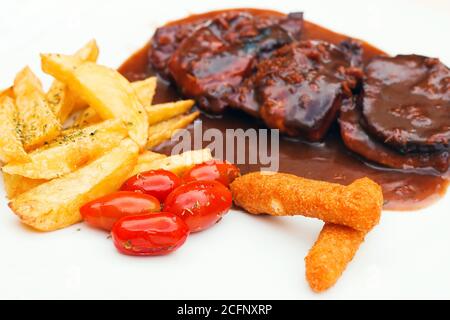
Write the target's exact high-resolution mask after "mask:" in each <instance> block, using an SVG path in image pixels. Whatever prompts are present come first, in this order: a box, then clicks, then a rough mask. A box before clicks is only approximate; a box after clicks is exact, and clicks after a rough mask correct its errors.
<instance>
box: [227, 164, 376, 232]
mask: <svg viewBox="0 0 450 320" xmlns="http://www.w3.org/2000/svg"><path fill="white" fill-rule="evenodd" d="M231 192H232V193H233V199H234V202H235V204H236V205H237V206H240V207H241V208H243V209H245V210H246V211H247V212H249V213H251V214H270V215H274V216H293V215H303V216H305V217H310V218H318V219H321V220H322V221H325V222H328V223H334V224H339V225H345V226H347V227H350V228H353V229H356V230H359V231H365V232H367V231H369V230H371V229H372V228H373V227H374V226H375V225H377V224H378V223H379V221H380V216H381V209H382V206H383V193H382V190H381V187H380V186H379V185H378V184H377V183H375V182H374V181H372V180H370V179H369V178H363V179H358V180H355V181H354V182H353V183H352V184H350V185H348V186H343V185H340V184H335V183H330V182H324V181H316V180H310V179H305V178H301V177H297V176H294V175H290V174H284V173H261V172H254V173H250V174H247V175H244V176H242V177H239V178H237V179H236V180H235V181H234V182H233V183H232V184H231Z"/></svg>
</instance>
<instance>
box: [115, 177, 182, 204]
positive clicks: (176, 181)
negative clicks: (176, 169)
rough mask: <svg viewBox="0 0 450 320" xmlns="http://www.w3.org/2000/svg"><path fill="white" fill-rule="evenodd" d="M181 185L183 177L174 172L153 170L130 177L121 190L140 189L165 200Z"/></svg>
mask: <svg viewBox="0 0 450 320" xmlns="http://www.w3.org/2000/svg"><path fill="white" fill-rule="evenodd" d="M180 185H181V179H180V178H178V177H177V176H176V175H175V174H174V173H172V172H170V171H167V170H151V171H147V172H142V173H139V174H138V175H136V176H134V177H132V178H130V179H128V180H127V181H126V182H125V183H124V184H123V186H122V188H120V190H123V191H139V192H142V193H145V194H149V195H151V196H154V197H156V198H158V199H159V201H161V202H163V201H164V200H165V199H166V197H167V196H168V195H169V193H171V192H172V191H173V190H175V189H176V188H177V187H178V186H180Z"/></svg>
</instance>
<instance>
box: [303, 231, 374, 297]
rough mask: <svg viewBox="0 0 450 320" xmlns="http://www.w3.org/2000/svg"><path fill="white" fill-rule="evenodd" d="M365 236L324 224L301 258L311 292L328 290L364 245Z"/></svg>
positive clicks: (362, 233)
mask: <svg viewBox="0 0 450 320" xmlns="http://www.w3.org/2000/svg"><path fill="white" fill-rule="evenodd" d="M365 235H366V233H365V232H362V231H357V230H354V229H352V228H349V227H345V226H339V225H335V224H331V223H327V224H325V226H324V227H323V229H322V231H321V233H320V235H319V238H318V239H317V241H316V243H315V244H314V246H313V247H312V248H311V250H310V251H309V254H308V256H307V257H306V258H305V267H306V280H307V281H308V283H309V286H310V287H311V289H312V290H314V291H315V292H322V291H325V290H327V289H329V288H330V287H332V286H333V285H334V284H335V283H336V282H337V280H338V279H339V277H340V276H341V275H342V273H343V272H344V270H345V268H346V267H347V265H348V263H349V262H350V261H352V259H353V257H354V256H355V254H356V251H358V248H359V246H360V245H361V244H362V243H363V242H364V237H365Z"/></svg>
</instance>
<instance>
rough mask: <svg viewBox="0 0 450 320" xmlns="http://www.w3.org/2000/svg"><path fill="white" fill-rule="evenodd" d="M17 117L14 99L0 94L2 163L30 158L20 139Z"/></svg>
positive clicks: (0, 154)
mask: <svg viewBox="0 0 450 320" xmlns="http://www.w3.org/2000/svg"><path fill="white" fill-rule="evenodd" d="M17 117H18V113H17V108H16V105H15V104H14V100H13V99H11V98H10V97H9V96H8V95H6V94H5V95H0V125H1V129H0V161H2V162H4V163H9V162H11V161H15V162H24V161H28V160H29V159H30V157H29V156H28V154H27V153H26V152H25V150H24V148H23V145H22V141H21V140H20V136H19V132H18V125H19V123H18V121H17Z"/></svg>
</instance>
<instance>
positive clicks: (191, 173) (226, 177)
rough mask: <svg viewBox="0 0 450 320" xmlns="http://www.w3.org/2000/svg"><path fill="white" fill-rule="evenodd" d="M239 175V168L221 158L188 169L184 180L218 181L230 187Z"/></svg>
mask: <svg viewBox="0 0 450 320" xmlns="http://www.w3.org/2000/svg"><path fill="white" fill-rule="evenodd" d="M239 176H240V171H239V168H238V167H236V166H235V165H233V164H231V163H228V162H222V161H219V160H212V161H208V162H205V163H202V164H199V165H196V166H194V167H193V168H192V169H190V170H188V171H186V173H185V174H184V175H183V180H184V181H185V182H190V181H218V182H220V183H222V184H223V185H224V186H225V187H228V186H229V185H230V183H232V182H233V181H234V179H236V178H237V177H239Z"/></svg>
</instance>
